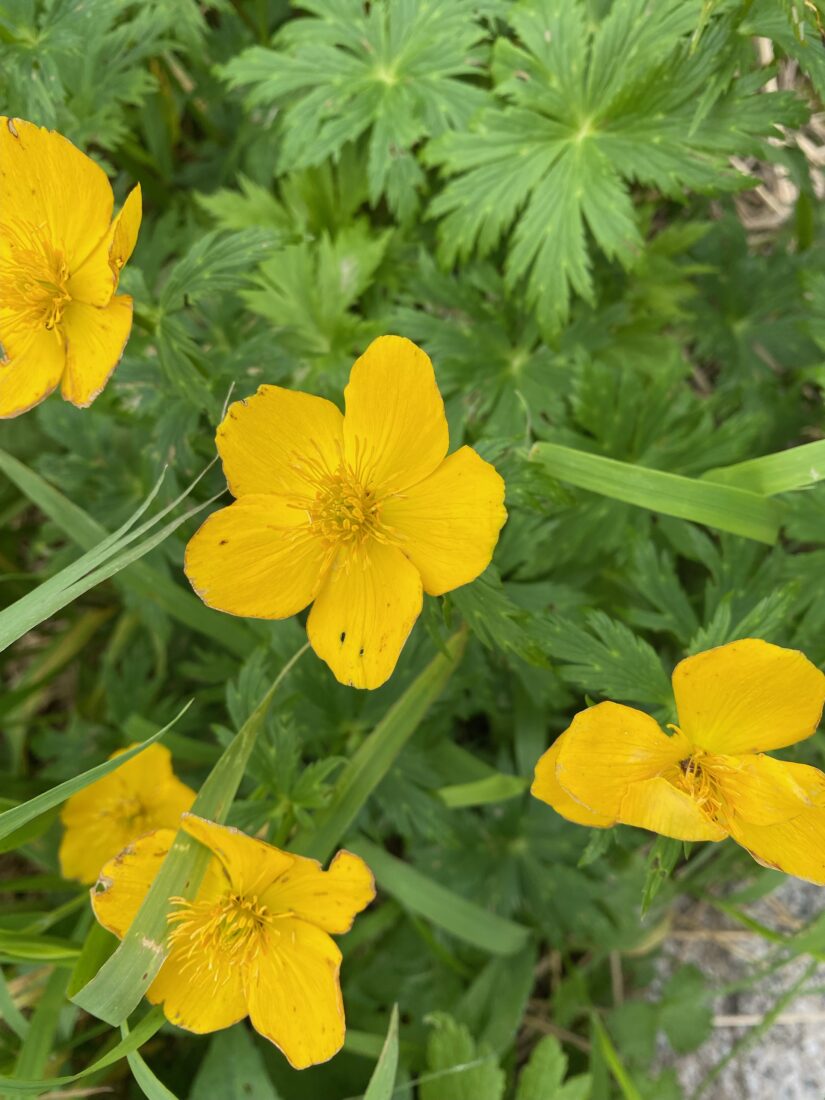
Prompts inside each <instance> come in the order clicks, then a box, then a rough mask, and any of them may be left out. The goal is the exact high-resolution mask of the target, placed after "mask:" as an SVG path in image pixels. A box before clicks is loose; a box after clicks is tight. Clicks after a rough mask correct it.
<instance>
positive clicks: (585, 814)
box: [530, 734, 616, 829]
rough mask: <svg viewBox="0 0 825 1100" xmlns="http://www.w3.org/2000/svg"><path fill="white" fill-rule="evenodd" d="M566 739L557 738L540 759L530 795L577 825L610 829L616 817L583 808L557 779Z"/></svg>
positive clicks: (563, 735) (562, 736)
mask: <svg viewBox="0 0 825 1100" xmlns="http://www.w3.org/2000/svg"><path fill="white" fill-rule="evenodd" d="M564 737H565V734H562V735H561V737H557V738H556V740H555V741H554V742H553V744H552V745H551V746H550V748H549V749H548V750H547V752H545V753H544V755H543V756H542V757H541V758H540V759H539V762H538V764H536V774H535V777H534V779H533V785H532V787H531V788H530V793H531V794H532V795H533V796H534V797H535V798H540V799H541V801H542V802H546V803H547V805H548V806H552V807H553V809H554V810H555V811H556V813H558V814H561V816H562V817H566V818H567V820H568V821H574V822H575V823H576V824H577V825H590V826H591V827H592V828H594V829H609V828H610V826H611V825H615V824H616V818H615V817H606V816H605V815H604V814H597V813H594V812H593V811H592V810H589V809H588V808H587V807H586V806H582V804H581V803H580V802H577V801H576V800H575V799H574V798H573V797H572V796H571V795H570V794H568V793H567V791H566V790H565V789H564V787H562V785H561V784H560V783H559V781H558V779H557V778H556V765H557V763H558V759H559V752H560V751H561V745H562V740H563V738H564Z"/></svg>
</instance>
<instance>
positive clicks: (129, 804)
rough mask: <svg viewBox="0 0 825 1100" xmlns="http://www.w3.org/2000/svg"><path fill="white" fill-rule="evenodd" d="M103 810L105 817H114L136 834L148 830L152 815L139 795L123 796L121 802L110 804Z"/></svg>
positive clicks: (118, 822) (119, 823)
mask: <svg viewBox="0 0 825 1100" xmlns="http://www.w3.org/2000/svg"><path fill="white" fill-rule="evenodd" d="M103 812H104V816H105V817H109V818H114V819H115V821H116V822H117V824H118V825H121V826H123V828H124V829H127V830H128V831H129V832H131V833H132V834H133V835H134V836H138V835H140V833H142V832H146V831H147V830H148V828H149V819H150V816H151V815H150V813H149V811H148V809H147V808H146V806H145V805H144V803H143V801H142V800H141V799H140V798H139V797H138V796H137V795H131V796H130V797H129V798H121V799H120V801H119V802H116V803H115V804H114V805H112V806H109V807H108V808H107V809H105V810H104V811H103Z"/></svg>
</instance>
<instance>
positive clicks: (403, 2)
mask: <svg viewBox="0 0 825 1100" xmlns="http://www.w3.org/2000/svg"><path fill="white" fill-rule="evenodd" d="M301 7H302V8H304V9H306V10H307V11H309V12H311V13H312V14H313V15H314V16H315V18H304V19H296V20H293V21H291V22H289V23H287V24H286V26H285V27H284V29H283V30H282V31H281V33H280V35H279V36H278V38H277V39H276V42H275V48H274V49H264V48H262V47H260V46H254V47H252V48H251V49H248V50H245V51H244V52H243V53H242V54H240V55H239V56H238V57H236V58H234V59H233V60H232V61H231V62H229V64H228V65H226V66H225V67H224V69H223V74H224V76H225V78H226V79H227V81H228V83H229V84H230V86H231V87H241V86H245V87H248V88H250V91H249V95H248V101H249V103H250V104H252V105H255V106H259V105H263V104H266V105H270V104H273V103H278V104H286V109H285V111H284V114H283V124H282V133H283V146H282V150H281V166H282V167H283V168H295V167H306V166H309V165H314V164H320V163H321V162H322V161H324V160H325V159H326V158H328V157H337V156H338V154H339V153H340V151H341V150H342V148H343V147H344V146H345V145H346V144H347V143H348V142H354V141H357V140H358V139H360V138H362V137H363V136H364V135H368V136H367V176H368V180H369V192H370V201H371V203H372V204H373V205H375V203H377V202H378V200H379V199H380V198H381V197H382V196H385V197H386V199H387V201H388V203H389V205H390V207H391V208H392V210H393V211H394V212H395V213H396V214H397V215H398V216H399V217H401V218H406V217H409V215H410V214H411V213H412V212H413V211H414V209H415V207H416V204H417V198H416V192H417V190H418V188H419V187H420V186H421V183H422V182H423V178H424V177H423V172H422V170H421V167H420V165H419V164H418V162H417V160H416V158H415V156H414V153H413V147H414V146H415V145H416V144H417V143H418V142H420V141H421V140H422V139H423V138H426V137H437V136H439V135H440V134H442V133H444V131H445V130H448V129H450V128H464V127H466V125H467V122H468V121H469V119H470V117H471V116H472V115H473V114H474V113H475V112H476V111H477V110H478V109H479V108H480V107H481V106H482V105H483V104H484V102H485V100H486V96H487V93H486V92H485V91H484V90H483V89H482V88H480V87H478V86H477V85H474V84H472V83H470V82H469V81H467V80H466V79H463V78H464V77H467V76H472V75H474V74H475V73H476V71H477V69H476V66H477V63H478V62H480V61H481V60H482V59H483V57H484V46H483V41H484V39H485V37H486V36H487V33H488V32H487V29H486V28H485V26H484V25H483V24H482V23H481V22H479V19H478V17H479V16H483V15H492V14H496V13H500V12H502V11H503V10H504V8H505V5H503V4H502V3H500V0H375V2H374V3H372V4H369V5H366V4H364V3H363V2H362V0H304V2H302V4H301Z"/></svg>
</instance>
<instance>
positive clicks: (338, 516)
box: [309, 463, 383, 546]
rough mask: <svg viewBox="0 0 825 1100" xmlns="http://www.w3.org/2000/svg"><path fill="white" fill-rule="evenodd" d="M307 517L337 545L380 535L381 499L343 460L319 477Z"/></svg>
mask: <svg viewBox="0 0 825 1100" xmlns="http://www.w3.org/2000/svg"><path fill="white" fill-rule="evenodd" d="M309 517H310V523H311V524H312V526H313V527H314V528H315V530H316V532H317V533H318V534H319V535H320V536H321V537H322V538H323V539H325V540H326V541H327V542H329V543H333V544H335V545H336V546H340V545H342V544H343V545H347V544H355V545H358V546H360V545H361V544H362V543H363V542H365V541H366V540H367V539H368V538H369V537H373V538H378V539H381V538H382V537H383V526H382V523H381V502H380V501H379V500H378V499H377V498H376V496H375V493H374V491H373V490H372V489H369V488H366V487H365V486H364V485H362V484H361V482H360V481H359V480H358V478H357V477H356V476H355V474H354V473H353V471H352V470H351V469H350V468H349V467H348V466H347V465H346V464H345V463H341V465H340V466H339V467H338V469H337V470H336V471H335V473H334V474H327V475H326V477H325V478H323V480H321V481H319V483H318V488H317V492H316V493H315V499H314V500H313V501H312V503H311V504H310V506H309Z"/></svg>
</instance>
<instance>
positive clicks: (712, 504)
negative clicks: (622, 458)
mask: <svg viewBox="0 0 825 1100" xmlns="http://www.w3.org/2000/svg"><path fill="white" fill-rule="evenodd" d="M530 458H531V460H532V461H533V462H537V463H539V464H540V465H541V466H542V467H543V468H544V469H545V470H546V471H547V472H548V473H549V474H552V475H553V477H556V478H558V479H559V480H560V481H567V482H569V483H570V484H571V485H577V486H578V487H579V488H580V489H587V490H589V491H590V492H593V493H600V494H601V495H602V496H606V497H610V498H611V499H613V500H621V501H624V502H625V503H626V504H634V505H636V506H637V507H639V508H648V509H650V511H652V512H661V513H662V514H663V515H666V516H675V517H677V518H678V519H688V520H692V521H693V522H694V523H703V524H705V525H706V526H708V527H715V528H716V529H717V530H719V531H729V532H731V534H734V535H742V536H744V537H745V538H749V539H754V540H755V541H756V542H764V543H767V544H768V545H771V546H773V545H774V544H775V543H776V541H777V539H778V537H779V520H780V515H781V512H780V507H779V504H778V502H776V501H773V500H770V499H768V498H766V497H763V496H760V495H758V494H757V493H753V492H748V491H746V490H745V489H738V488H734V487H732V486H728V485H717V484H715V483H713V482H709V481H702V480H698V479H694V478H690V477H682V476H681V475H679V474H668V473H664V472H662V471H661V470H650V469H648V468H647V467H644V466H635V465H633V464H632V463H629V462H618V461H617V460H616V459H613V458H605V457H603V456H602V455H595V454H589V453H588V452H586V451H576V450H574V449H573V448H572V447H563V446H561V445H559V444H557V443H536V444H535V445H534V446H533V448H532V450H531V452H530Z"/></svg>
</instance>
